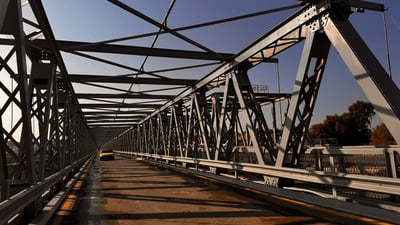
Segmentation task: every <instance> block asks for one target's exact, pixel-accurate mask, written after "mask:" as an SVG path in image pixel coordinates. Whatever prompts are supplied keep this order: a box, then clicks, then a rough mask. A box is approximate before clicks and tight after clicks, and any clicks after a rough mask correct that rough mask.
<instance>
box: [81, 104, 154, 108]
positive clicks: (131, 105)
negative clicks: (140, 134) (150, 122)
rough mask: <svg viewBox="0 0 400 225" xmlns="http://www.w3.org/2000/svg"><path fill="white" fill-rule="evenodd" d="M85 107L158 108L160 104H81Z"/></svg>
mask: <svg viewBox="0 0 400 225" xmlns="http://www.w3.org/2000/svg"><path fill="white" fill-rule="evenodd" d="M80 107H81V108H82V109H84V108H92V109H93V108H94V109H95V108H150V109H152V108H158V107H160V105H159V104H141V103H123V104H122V103H121V104H80Z"/></svg>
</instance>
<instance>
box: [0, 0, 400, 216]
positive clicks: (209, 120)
mask: <svg viewBox="0 0 400 225" xmlns="http://www.w3.org/2000/svg"><path fill="white" fill-rule="evenodd" d="M109 3H111V4H112V5H113V6H115V7H117V8H118V9H120V10H121V12H122V11H124V12H127V13H130V14H131V15H132V16H134V17H137V18H139V19H141V20H144V21H146V22H147V23H149V24H151V25H153V26H155V27H156V28H157V29H159V30H158V31H157V32H154V33H144V34H141V35H135V36H128V37H122V38H118V39H112V40H106V41H102V42H95V43H89V42H83V41H68V40H57V39H56V38H55V35H54V33H53V30H52V27H51V25H50V21H49V19H48V17H47V14H46V10H45V9H44V6H43V4H42V2H41V1H40V0H28V1H26V2H25V3H22V2H21V1H19V0H12V1H8V0H1V1H0V45H1V47H2V48H1V55H0V56H1V57H0V71H1V72H2V73H1V76H8V77H9V78H10V79H8V80H5V79H1V80H0V81H1V82H0V92H1V102H0V103H1V105H0V116H1V121H0V148H1V154H0V166H1V168H0V183H1V186H0V193H1V194H0V201H1V202H0V221H1V222H0V223H1V224H4V223H7V221H8V220H9V219H10V218H11V217H13V216H15V215H17V214H18V215H20V216H21V217H22V218H26V217H30V216H32V215H35V214H37V213H38V212H39V211H40V210H41V209H42V208H43V206H44V202H45V200H44V199H45V198H49V196H50V197H51V196H54V195H55V194H56V193H57V191H58V190H60V188H62V187H63V185H65V184H66V183H67V182H68V180H69V179H70V178H71V177H72V176H73V174H74V173H75V172H76V171H77V170H79V168H80V167H81V165H82V164H83V163H84V162H86V161H87V160H88V159H89V158H90V157H91V156H93V155H95V154H96V152H97V151H98V150H99V149H113V150H115V151H116V152H118V153H120V154H123V155H127V156H136V157H143V158H147V159H149V160H153V161H158V162H160V163H164V164H169V165H173V166H180V167H184V168H188V169H195V170H199V171H203V172H205V173H213V174H217V175H221V176H232V177H234V178H236V179H242V178H243V179H244V178H246V179H248V180H254V181H256V182H261V183H265V185H266V186H274V187H276V188H281V187H285V186H295V187H301V188H314V189H313V190H314V191H315V189H317V191H318V192H319V193H325V194H326V193H327V194H328V195H330V196H331V197H332V198H335V197H336V198H339V197H340V196H346V194H349V193H352V194H354V193H356V194H355V195H357V193H358V194H359V195H363V196H368V198H372V199H389V200H390V201H398V196H399V195H400V188H399V187H400V179H399V161H400V160H399V153H400V148H398V147H396V146H388V147H381V148H377V147H372V146H362V147H324V146H312V145H310V144H311V143H312V142H309V138H308V128H309V126H310V120H311V118H312V114H313V110H314V106H315V103H316V98H317V96H318V93H319V88H320V84H321V80H322V79H323V74H324V69H325V66H326V64H327V63H328V60H327V56H328V53H329V51H330V49H331V48H332V47H333V48H334V49H336V51H337V52H338V54H339V55H340V56H341V57H342V59H343V61H344V62H345V63H346V65H347V67H348V69H349V70H350V71H351V73H352V74H353V76H354V79H355V80H356V81H357V82H358V84H359V85H360V87H361V89H362V90H363V92H364V93H365V95H366V96H367V98H368V100H369V101H370V102H371V103H372V105H373V106H374V108H375V110H376V112H377V114H378V115H379V117H380V119H381V120H382V121H383V122H384V124H385V125H386V126H387V128H388V130H389V131H390V133H391V134H392V136H393V137H394V139H395V140H396V142H397V143H400V98H399V96H400V91H399V88H398V87H397V85H396V84H395V83H394V82H393V81H392V79H391V78H390V76H389V75H388V73H387V72H386V71H385V69H384V68H383V66H382V65H381V64H380V62H379V61H378V60H377V59H376V57H375V56H374V54H373V53H372V52H371V51H370V50H369V48H368V46H367V45H366V44H365V43H364V42H363V40H362V38H361V37H360V35H359V34H358V33H357V31H356V30H355V28H354V27H353V25H352V24H351V23H350V22H349V20H348V17H349V16H351V14H352V13H356V12H357V11H361V10H373V11H381V12H383V11H384V6H383V5H381V4H377V3H372V2H367V1H358V0H316V1H303V2H302V3H299V4H297V5H294V6H287V7H282V8H278V9H273V10H267V11H263V12H259V13H253V14H248V15H243V16H238V17H233V18H227V19H223V20H216V21H211V22H208V23H203V24H195V25H191V26H186V27H180V28H171V27H169V26H168V25H167V22H166V21H167V17H168V15H169V13H170V11H171V10H172V8H173V5H174V1H173V2H172V3H171V5H170V8H169V11H168V13H167V14H166V16H165V17H164V19H163V21H161V22H159V21H157V20H155V19H153V18H151V17H149V16H147V15H145V14H144V13H143V12H140V11H138V10H136V9H135V8H133V7H130V6H129V5H127V4H125V3H123V2H122V1H119V0H109ZM27 7H28V8H29V9H30V10H31V12H32V13H31V14H32V15H30V17H25V16H24V13H23V12H24V8H27ZM293 8H298V10H297V11H296V12H295V13H294V14H292V15H291V16H290V17H288V18H287V19H286V20H284V21H282V22H281V23H279V24H278V25H276V26H275V27H274V28H272V29H271V30H269V31H267V32H266V33H265V34H264V35H262V36H261V37H260V38H259V39H257V40H256V41H255V42H253V44H251V45H249V46H247V47H246V48H244V49H242V50H241V51H238V52H237V53H220V52H215V51H213V50H212V49H210V48H209V47H207V46H204V45H202V44H200V43H198V42H196V41H194V40H193V39H190V38H188V37H187V36H185V35H183V34H182V33H181V32H180V31H185V30H189V29H197V28H201V27H207V26H212V25H215V24H223V23H227V22H230V21H234V20H239V19H244V18H249V17H253V16H257V15H263V14H268V13H273V12H278V11H282V10H287V9H293ZM162 34H169V35H172V36H174V37H176V38H178V39H179V40H181V41H182V42H185V43H189V44H190V45H192V46H195V47H196V48H198V49H200V50H199V51H193V50H181V49H165V48H156V47H155V46H154V43H155V42H156V40H157V38H158V36H159V35H162ZM139 37H153V38H154V41H153V44H152V45H151V46H150V47H143V46H133V45H122V44H115V42H119V41H126V40H131V39H135V38H139ZM300 43H303V45H304V46H303V52H302V54H301V58H300V59H299V67H298V70H297V75H296V80H295V81H294V87H293V92H292V93H269V92H264V91H259V90H260V88H255V85H252V84H251V82H250V79H249V76H248V71H249V70H250V69H252V68H254V67H257V66H258V65H261V64H264V63H276V62H277V60H278V59H277V58H276V57H277V56H278V55H279V53H281V52H283V51H285V50H287V49H289V48H290V47H292V46H294V45H296V44H300ZM64 53H69V54H72V55H76V56H79V57H82V58H85V59H89V60H94V61H97V62H101V63H104V64H108V65H112V66H115V67H119V68H123V69H127V70H129V71H131V72H130V73H128V74H118V75H104V74H72V73H69V72H68V71H69V70H68V67H67V66H66V64H65V62H64V57H65V54H64ZM94 53H99V54H100V53H101V54H119V55H139V56H144V57H145V59H144V61H143V64H142V65H141V66H140V67H139V68H135V67H131V66H128V65H125V64H124V63H123V62H117V61H113V60H110V59H108V58H106V57H104V58H102V57H101V56H99V55H96V54H94ZM150 57H159V58H161V59H171V58H172V59H186V60H189V61H190V60H192V61H194V60H198V61H199V62H202V64H187V65H185V66H179V67H176V68H167V69H162V70H154V71H146V70H145V69H144V65H145V63H146V60H147V59H148V58H150ZM203 62H204V63H203ZM210 66H211V67H212V70H211V72H209V73H208V74H205V75H204V74H203V75H202V78H200V79H188V78H185V79H183V78H171V77H167V76H164V75H160V74H163V73H166V72H171V71H172V72H173V71H179V70H185V71H188V73H190V71H191V70H192V69H197V68H201V67H210ZM4 74H5V75H4ZM10 80H11V81H10ZM73 84H85V85H89V86H92V87H96V88H100V89H102V90H103V91H102V92H92V93H91V92H88V91H86V92H83V91H81V92H78V91H77V90H74V88H73ZM120 84H129V85H130V87H129V88H128V89H122V88H118V85H120ZM136 84H140V85H143V86H141V87H142V91H135V88H134V87H133V85H136ZM154 87H156V88H154ZM261 89H262V88H261ZM116 92H118V93H116ZM158 93H161V94H158ZM168 93H170V94H168ZM171 93H173V94H171ZM281 101H283V102H285V103H286V105H287V109H286V112H285V118H284V122H283V125H282V127H281V128H280V126H278V125H277V123H278V122H277V121H278V120H277V119H276V105H277V104H278V103H279V102H281ZM265 107H270V108H272V111H273V116H272V120H271V121H269V120H268V119H267V118H266V117H265V115H264V113H263V109H264V108H265ZM11 111H12V113H13V116H12V117H11V118H10V117H9V116H7V115H9V114H10V112H11ZM10 120H11V121H12V122H10ZM315 184H316V185H315ZM316 187H317V188H316ZM310 190H311V189H310ZM360 193H361V194H360Z"/></svg>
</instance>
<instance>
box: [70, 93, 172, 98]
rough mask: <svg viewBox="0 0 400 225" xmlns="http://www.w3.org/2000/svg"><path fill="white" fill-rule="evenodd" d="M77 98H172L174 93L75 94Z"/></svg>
mask: <svg viewBox="0 0 400 225" xmlns="http://www.w3.org/2000/svg"><path fill="white" fill-rule="evenodd" d="M76 97H77V98H85V99H95V98H113V99H114V98H121V99H122V98H123V99H172V98H174V97H175V95H152V94H77V95H76Z"/></svg>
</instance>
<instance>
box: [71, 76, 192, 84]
mask: <svg viewBox="0 0 400 225" xmlns="http://www.w3.org/2000/svg"><path fill="white" fill-rule="evenodd" d="M69 78H70V80H71V82H76V83H84V82H85V83H86V82H93V83H126V84H152V85H191V84H193V83H194V82H196V81H197V80H194V79H178V78H176V79H175V78H171V79H166V78H149V77H131V76H125V75H124V76H106V75H86V74H70V75H69Z"/></svg>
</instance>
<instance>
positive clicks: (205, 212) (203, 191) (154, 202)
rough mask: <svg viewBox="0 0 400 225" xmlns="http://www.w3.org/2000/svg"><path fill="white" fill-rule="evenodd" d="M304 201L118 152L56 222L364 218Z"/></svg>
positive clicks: (83, 182) (87, 178) (79, 186)
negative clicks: (232, 186) (264, 194)
mask: <svg viewBox="0 0 400 225" xmlns="http://www.w3.org/2000/svg"><path fill="white" fill-rule="evenodd" d="M246 193H247V195H249V192H248V191H247V192H246ZM253 197H254V198H253ZM258 197H260V196H258ZM305 205H306V204H304V205H302V204H301V203H298V202H294V203H289V202H288V201H278V200H277V199H264V200H260V198H256V196H252V197H248V196H244V195H241V194H239V193H238V192H234V191H233V190H228V189H227V188H226V187H222V186H221V185H217V184H214V183H211V182H209V181H206V180H202V179H199V178H193V177H187V176H183V175H177V174H174V173H173V172H171V171H169V170H166V169H162V168H156V167H150V166H148V165H147V164H144V163H142V162H140V161H137V160H132V159H124V158H116V160H114V161H101V162H100V161H98V160H95V161H94V162H93V164H92V165H91V166H90V168H89V169H88V170H87V172H85V173H83V175H82V177H81V179H80V181H78V182H77V183H76V185H75V187H74V188H73V191H72V193H71V194H70V195H69V196H68V197H67V200H66V201H65V202H64V203H63V205H62V206H61V208H60V210H59V211H58V212H57V216H56V217H55V218H54V220H53V222H52V224H53V225H59V224H254V225H257V224H365V223H366V220H364V221H363V222H362V221H361V220H362V219H363V218H360V217H356V216H349V215H347V214H343V213H339V212H338V213H336V214H335V213H334V214H327V212H326V211H324V210H321V209H318V207H309V206H308V207H305ZM312 208H314V209H316V210H312ZM371 222H372V223H374V221H372V220H371ZM375 222H376V221H375Z"/></svg>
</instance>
